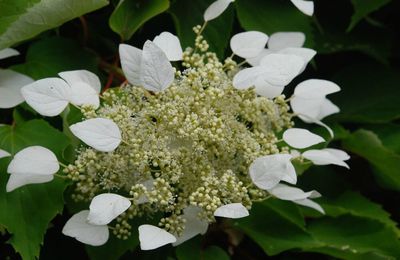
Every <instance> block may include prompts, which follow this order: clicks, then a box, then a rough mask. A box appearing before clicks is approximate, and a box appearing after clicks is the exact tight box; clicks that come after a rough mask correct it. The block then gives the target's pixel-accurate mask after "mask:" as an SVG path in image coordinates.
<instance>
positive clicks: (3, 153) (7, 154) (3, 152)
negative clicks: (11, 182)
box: [0, 149, 11, 159]
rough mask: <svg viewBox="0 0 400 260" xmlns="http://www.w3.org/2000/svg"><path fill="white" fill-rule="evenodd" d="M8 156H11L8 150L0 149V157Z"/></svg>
mask: <svg viewBox="0 0 400 260" xmlns="http://www.w3.org/2000/svg"><path fill="white" fill-rule="evenodd" d="M9 156H11V154H10V153H9V152H7V151H4V150H2V149H0V159H1V158H4V157H9Z"/></svg>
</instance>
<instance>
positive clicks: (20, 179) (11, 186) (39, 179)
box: [6, 174, 54, 192]
mask: <svg viewBox="0 0 400 260" xmlns="http://www.w3.org/2000/svg"><path fill="white" fill-rule="evenodd" d="M53 179H54V176H53V175H31V174H11V175H10V178H8V181H7V185H6V191H7V192H11V191H13V190H15V189H17V188H19V187H22V186H25V185H27V184H37V183H46V182H50V181H52V180H53Z"/></svg>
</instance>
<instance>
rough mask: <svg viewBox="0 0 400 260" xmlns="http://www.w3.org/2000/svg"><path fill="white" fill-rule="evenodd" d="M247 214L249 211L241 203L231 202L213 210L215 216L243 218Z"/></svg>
mask: <svg viewBox="0 0 400 260" xmlns="http://www.w3.org/2000/svg"><path fill="white" fill-rule="evenodd" d="M248 215H249V211H248V210H247V209H246V207H245V206H243V205H242V203H231V204H227V205H223V206H221V207H219V208H217V210H216V211H215V212H214V216H216V217H224V218H244V217H247V216H248Z"/></svg>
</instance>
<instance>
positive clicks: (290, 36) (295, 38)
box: [268, 32, 306, 51]
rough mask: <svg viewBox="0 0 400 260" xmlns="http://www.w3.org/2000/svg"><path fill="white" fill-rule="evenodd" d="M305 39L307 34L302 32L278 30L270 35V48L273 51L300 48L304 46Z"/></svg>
mask: <svg viewBox="0 0 400 260" xmlns="http://www.w3.org/2000/svg"><path fill="white" fill-rule="evenodd" d="M305 40H306V36H305V35H304V33H302V32H277V33H273V34H271V36H270V37H269V41H268V48H269V49H270V50H272V51H279V50H283V49H286V48H292V47H293V48H299V47H302V46H303V44H304V42H305Z"/></svg>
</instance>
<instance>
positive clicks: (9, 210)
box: [0, 120, 68, 259]
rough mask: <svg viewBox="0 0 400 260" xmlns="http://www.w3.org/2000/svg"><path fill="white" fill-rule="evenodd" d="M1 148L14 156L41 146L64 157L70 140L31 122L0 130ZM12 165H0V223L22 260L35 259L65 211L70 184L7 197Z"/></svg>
mask: <svg viewBox="0 0 400 260" xmlns="http://www.w3.org/2000/svg"><path fill="white" fill-rule="evenodd" d="M0 144H1V148H3V149H5V150H7V151H9V152H10V153H12V154H15V153H17V152H18V151H19V150H21V149H23V148H25V147H28V146H32V145H41V146H44V147H46V148H48V149H50V150H52V151H53V152H55V154H56V155H57V157H61V154H62V152H63V150H64V149H65V147H66V146H67V145H68V138H66V137H65V136H64V135H63V134H62V133H61V132H59V131H57V130H56V129H54V128H53V127H51V126H50V125H49V124H48V123H46V122H45V121H43V120H32V121H28V122H26V123H23V124H21V125H16V126H14V127H12V126H3V127H0ZM9 161H10V159H8V160H1V163H0V176H1V178H0V208H1V210H0V223H1V224H2V225H4V226H5V227H6V228H7V230H8V231H9V232H10V233H11V234H12V237H11V239H10V240H9V242H10V243H11V244H12V245H13V246H14V248H15V250H16V251H17V252H19V253H20V254H21V256H22V258H23V259H35V258H37V257H38V256H39V250H40V245H41V243H42V241H43V236H44V233H45V232H46V230H47V227H48V224H49V222H50V221H51V220H52V219H53V218H54V217H55V216H56V215H57V214H58V213H60V212H61V211H62V209H63V207H64V199H63V192H64V190H65V188H66V185H67V184H66V182H65V181H63V180H60V179H59V178H57V177H56V178H55V179H54V180H53V181H51V182H49V183H45V184H34V185H27V186H24V187H21V188H18V189H17V190H14V191H12V192H9V193H7V192H6V188H5V187H6V182H7V180H8V176H7V175H8V174H7V165H8V162H9Z"/></svg>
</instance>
